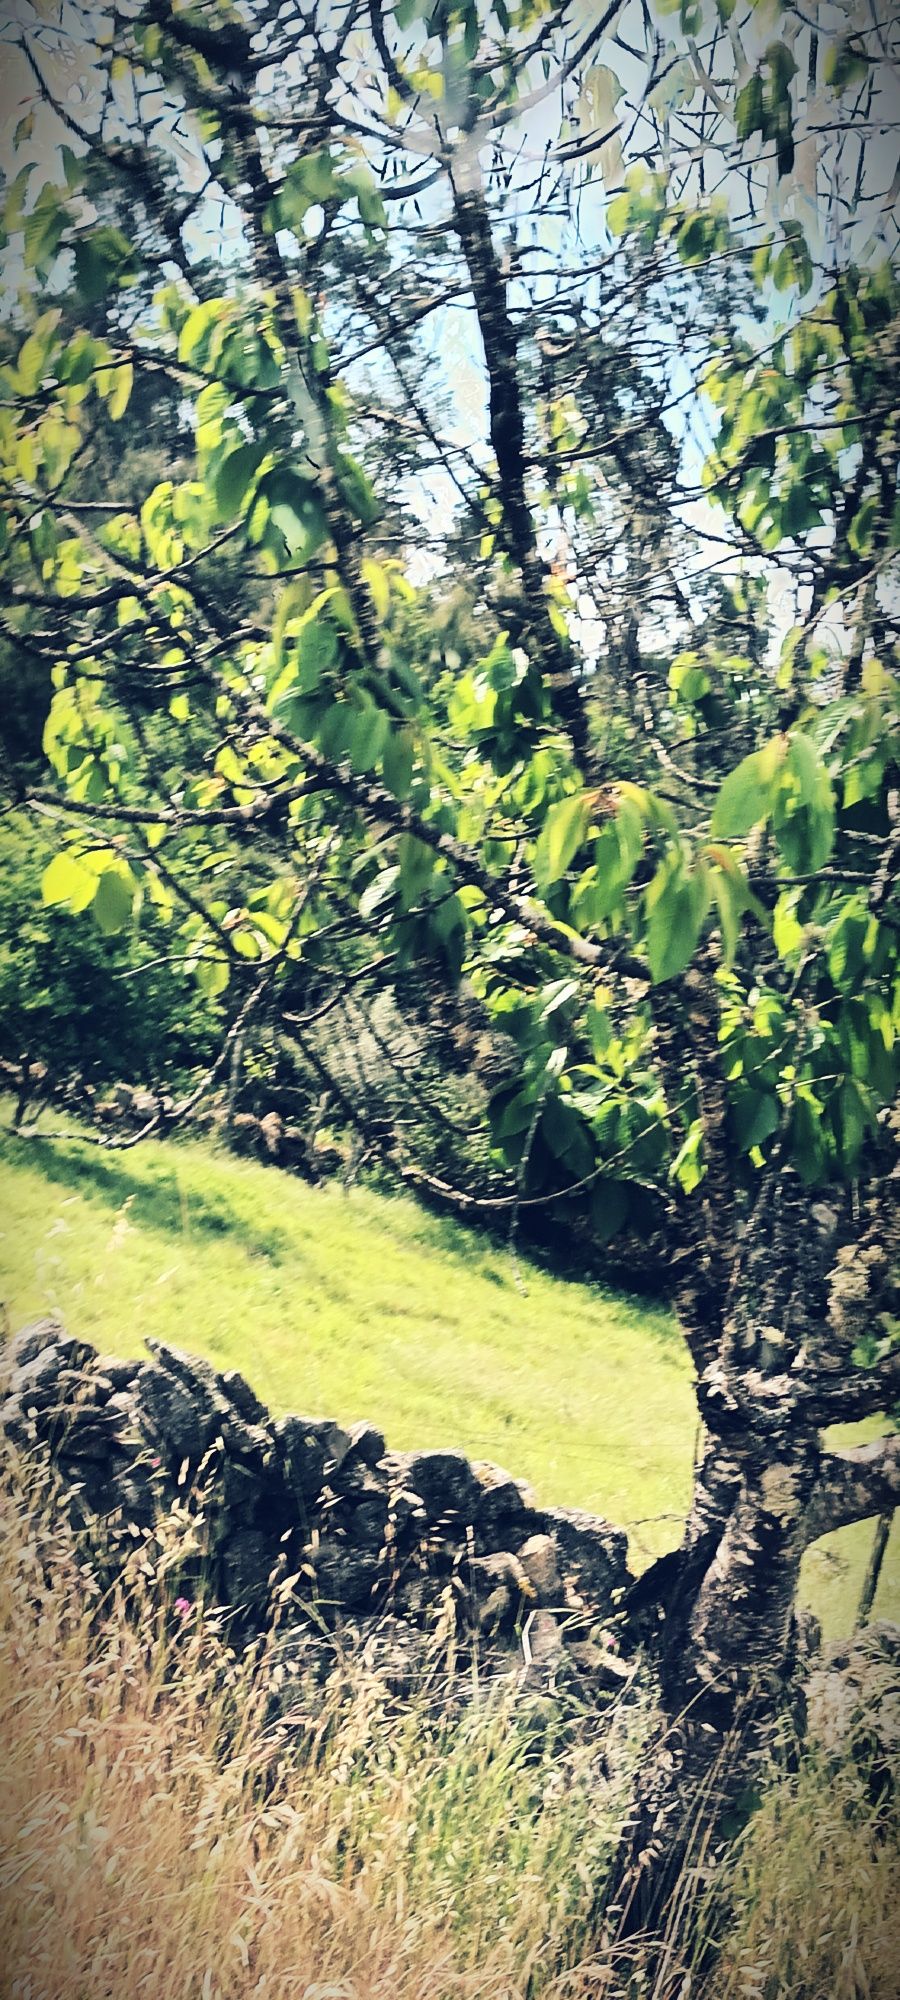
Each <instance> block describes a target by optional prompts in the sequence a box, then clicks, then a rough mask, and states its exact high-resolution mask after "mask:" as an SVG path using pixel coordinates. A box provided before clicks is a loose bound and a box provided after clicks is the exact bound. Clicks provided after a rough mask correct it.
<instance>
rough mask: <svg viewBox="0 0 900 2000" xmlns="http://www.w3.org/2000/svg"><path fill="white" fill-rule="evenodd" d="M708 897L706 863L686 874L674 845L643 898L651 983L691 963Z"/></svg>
mask: <svg viewBox="0 0 900 2000" xmlns="http://www.w3.org/2000/svg"><path fill="white" fill-rule="evenodd" d="M709 898H710V887H709V870H708V869H707V867H706V865H705V864H704V863H702V862H701V863H699V864H698V866H697V868H696V869H695V871H694V873H693V874H692V875H689V874H688V873H687V870H686V867H685V861H684V855H683V853H682V852H681V851H680V850H679V849H677V848H673V849H672V850H671V851H670V852H669V853H668V854H667V855H666V856H665V859H664V860H663V861H662V862H661V864H660V866H659V868H658V869H657V871H656V874H655V875H654V877H653V880H652V882H651V883H650V885H649V888H648V889H647V893H646V896H645V898H644V908H645V911H646V916H647V957H648V960H649V963H650V977H651V979H652V980H653V982H654V985H658V984H659V983H660V981H662V980H665V979H675V978H676V977H677V975H678V973H679V972H683V971H684V969H685V966H687V965H689V964H690V961H691V959H692V958H693V955H694V952H695V951H696V949H697V943H698V940H699V937H700V931H701V928H702V925H703V920H704V917H705V916H706V912H707V910H708V908H709Z"/></svg>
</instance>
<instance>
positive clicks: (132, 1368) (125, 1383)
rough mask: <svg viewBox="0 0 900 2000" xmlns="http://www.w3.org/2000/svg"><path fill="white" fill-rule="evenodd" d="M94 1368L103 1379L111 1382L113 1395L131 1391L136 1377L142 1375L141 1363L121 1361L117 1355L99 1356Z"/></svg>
mask: <svg viewBox="0 0 900 2000" xmlns="http://www.w3.org/2000/svg"><path fill="white" fill-rule="evenodd" d="M94 1368H95V1369H96V1371H97V1373H98V1375H99V1376H100V1377H101V1378H105V1380H106V1381H107V1382H109V1384H110V1386H111V1388H112V1390H113V1393H114V1394H115V1395H121V1394H122V1392H123V1390H125V1389H130V1387H131V1384H132V1382H133V1381H134V1380H135V1377H136V1376H137V1375H138V1374H139V1373H140V1369H141V1363H140V1361H120V1360H119V1359H118V1357H117V1356H116V1355H115V1354H98V1356H97V1359H96V1361H95V1362H94Z"/></svg>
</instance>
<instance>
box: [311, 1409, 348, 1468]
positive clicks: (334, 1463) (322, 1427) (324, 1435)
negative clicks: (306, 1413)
mask: <svg viewBox="0 0 900 2000" xmlns="http://www.w3.org/2000/svg"><path fill="white" fill-rule="evenodd" d="M300 1421H301V1422H302V1423H303V1424H304V1425H305V1427H306V1429H307V1430H308V1432H309V1433H310V1435H311V1436H312V1437H314V1438H317V1439H318V1442H319V1444H320V1445H321V1447H322V1450H323V1452H324V1455H325V1472H326V1476H330V1474H331V1473H332V1472H340V1469H341V1467H342V1465H343V1463H344V1460H345V1458H346V1457H347V1453H348V1452H349V1450H350V1435H349V1432H348V1431H345V1430H342V1428H341V1425H340V1424H337V1423H335V1421H334V1418H333V1417H303V1418H301V1419H300Z"/></svg>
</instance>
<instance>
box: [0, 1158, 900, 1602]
mask: <svg viewBox="0 0 900 2000" xmlns="http://www.w3.org/2000/svg"><path fill="white" fill-rule="evenodd" d="M0 1218H2V1220H0V1273H2V1298H3V1302H4V1308H5V1314H6V1321H7V1324H8V1325H9V1326H10V1327H15V1326H18V1325H19V1324H21V1322H22V1321H23V1320H24V1319H26V1318H28V1317H31V1316H33V1315H35V1314H36V1313H39V1312H49V1311H52V1312H56V1313H58V1314H59V1315H60V1317H61V1318H62V1319H63V1320H64V1321H65V1322H66V1323H67V1324H68V1325H69V1326H70V1327H71V1328H72V1329H73V1330H77V1331H78V1332H80V1333H82V1334H84V1335H85V1337H86V1338H88V1339H89V1340H91V1341H93V1342H95V1343H97V1344H98V1345H99V1346H100V1347H101V1348H103V1349H105V1350H107V1351H109V1352H113V1353H118V1354H130V1353H136V1352H138V1351H140V1347H141V1343H142V1341H143V1339H144V1337H145V1336H146V1335H157V1336H158V1337H159V1338H162V1339H166V1340H170V1341H175V1342H177V1343H180V1344H181V1345H182V1346H185V1347H188V1348H191V1349H193V1350H195V1351H196V1352H198V1353H202V1354H207V1355H209V1356H210V1357H212V1358H213V1359H215V1360H216V1361H217V1362H218V1363H220V1364H223V1365H224V1364H227V1365H231V1366H237V1367H240V1368H241V1369H242V1370H243V1371H244V1373H245V1374H246V1375H247V1376H248V1378H249V1379H250V1381H251V1382H252V1383H253V1385H254V1387H256V1388H257V1390H258V1391H259V1393H260V1394H261V1395H262V1396H263V1397H264V1398H265V1400H266V1401H267V1402H268V1403H270V1404H271V1405H272V1407H273V1408H274V1409H276V1410H278V1411H282V1410H288V1409H299V1410H303V1411H305V1412H307V1413H313V1412H326V1411H327V1412H328V1413H329V1414H333V1415H335V1416H336V1417H338V1418H339V1419H340V1420H342V1421H344V1422H348V1421H352V1420H355V1419H357V1418H360V1417H364V1416H366V1417H370V1418H373V1419H374V1420H376V1421H377V1422H378V1424H379V1425H380V1426H381V1428H382V1429H383V1430H384V1431H385V1433H386V1435H387V1438H388V1441H389V1443H390V1444H391V1445H393V1446H394V1447H396V1448H398V1449H409V1448H412V1447H414V1446H419V1447H422V1446H440V1445H456V1446H459V1447H460V1448H462V1449H463V1450H465V1451H467V1452H469V1453H470V1454H472V1455H473V1456H481V1457H486V1458H492V1459H495V1460H497V1461H498V1462H499V1463H501V1464H504V1465H506V1466H507V1467H508V1469H509V1470H510V1471H512V1472H513V1473H515V1474H516V1475H517V1476H518V1477H524V1478H526V1479H528V1480H529V1481H530V1482H531V1483H532V1484H533V1485H534V1487H535V1489H536V1490H537V1493H538V1495H539V1496H540V1498H542V1499H543V1500H545V1501H546V1502H548V1503H549V1502H551V1501H554V1502H557V1503H560V1504H566V1505H577V1506H584V1507H589V1508H591V1509H594V1510H595V1511H597V1512H600V1513H603V1514H606V1515H607V1516H608V1517H609V1518H610V1519H611V1520H613V1521H615V1522H617V1523H619V1524H621V1525H623V1526H625V1527H627V1528H628V1530H629V1535H630V1538H631V1548H632V1560H633V1561H634V1562H635V1563H637V1564H638V1565H640V1564H641V1563H643V1562H645V1561H646V1560H647V1559H648V1557H649V1556H650V1555H652V1554H655V1553H658V1552H659V1551H661V1550H662V1549H664V1548H667V1547H671V1546H672V1544H673V1542H674V1541H675V1540H676V1539H677V1535H678V1527H679V1522H680V1519H681V1517H682V1514H683V1510H684V1507H685V1505H686V1502H687V1497H688V1491H689V1481H690V1466H691V1453H692V1449H693V1443H694V1411H693V1399H692V1395H691V1388H690V1379H689V1372H688V1367H687V1364H686V1360H685V1357H684V1354H683V1350H682V1347H681V1342H680V1340H679V1337H678V1333H677V1329H676V1327H675V1325H674V1322H673V1320H672V1319H671V1317H670V1316H669V1315H668V1313H667V1312H666V1311H665V1310H663V1309H662V1308H659V1307H652V1306H649V1305H648V1304H647V1303H646V1301H643V1300H637V1299H634V1298H631V1297H629V1296H627V1295H623V1294H621V1293H616V1292H613V1291H611V1290H608V1289H605V1288H602V1287H600V1286H598V1285H595V1284H592V1285H585V1284H581V1283H577V1282H574V1281H567V1280H566V1279H564V1278H562V1277H559V1276H554V1275H551V1274H550V1273H548V1272H546V1271H543V1270H541V1269H538V1268H537V1267H536V1266H535V1265H533V1264H531V1263H529V1262H527V1261H526V1260H524V1259H516V1260H514V1259H513V1258H512V1257H511V1256H510V1255H509V1253H508V1252H507V1251H505V1250H504V1249H502V1248H499V1247H497V1246H495V1245H493V1244H492V1243H490V1242H489V1241H488V1240H487V1239H485V1238H483V1237H479V1236H477V1235H474V1234H472V1233H471V1232H468V1231H466V1230H464V1229H463V1228H461V1227H460V1226H458V1225H457V1224H455V1223H453V1222H451V1221H448V1220H446V1219H444V1218H440V1217H436V1216H434V1215H431V1214H428V1213H427V1212H425V1211H423V1210H422V1209H420V1208H419V1207H418V1206H417V1205H416V1204H415V1203H414V1202H413V1201H412V1200H411V1199H408V1198H399V1197H397V1198H391V1197H389V1196H387V1195H384V1194H378V1193H375V1192H373V1191H372V1190H371V1189H365V1188H363V1189H360V1188H357V1189H354V1190H353V1191H352V1192H351V1193H346V1192H345V1191H344V1190H343V1189H341V1188H340V1187H337V1186H335V1185H330V1186H326V1187H321V1188H309V1187H307V1186H305V1185H304V1184H303V1183H301V1182H299V1181H297V1180H292V1179H290V1178H289V1177H288V1176H286V1175H283V1174H280V1173H277V1172H275V1171H274V1170H272V1169H268V1170H267V1169H266V1168H264V1167H262V1166H259V1165H256V1164H255V1163H252V1162H248V1161H239V1160H236V1159H233V1158H231V1157H230V1156H228V1155H227V1154H223V1153H220V1152H216V1151H214V1150H212V1149H211V1148H210V1147H208V1146H206V1145H204V1144H201V1143H199V1142H191V1143H185V1144H178V1145H174V1144H172V1143H170V1144H169V1145H167V1146H161V1145H155V1144H151V1143H148V1144H146V1145H144V1146H141V1147H138V1148H136V1149H134V1150H133V1151H130V1152H127V1153H113V1154H110V1153H100V1152H98V1151H97V1150H96V1149H95V1148H92V1147H90V1146H87V1145H78V1144H74V1143H71V1144H65V1145H61V1144H56V1143H54V1144H49V1143H47V1142H45V1141H32V1142H30V1143H29V1144H28V1146H27V1147H26V1146H24V1145H23V1144H21V1143H16V1142H15V1141H12V1140H5V1141H3V1142H2V1144H0ZM870 1542H871V1529H870V1527H869V1526H868V1525H865V1524H864V1525H863V1526H862V1527H861V1528H859V1529H851V1530H847V1531H845V1532H844V1533H843V1534H842V1535H840V1536H834V1537H832V1538H830V1540H829V1542H828V1543H823V1544H821V1545H820V1546H819V1547H818V1548H817V1549H816V1550H815V1551H814V1552H813V1553H812V1555H811V1557H810V1559H809V1562H808V1567H807V1575H806V1594H807V1597H808V1598H809V1599H810V1600H811V1601H812V1602H813V1604H814V1607H815V1609H816V1611H817V1612H818V1614H819V1616H820V1617H822V1618H823V1621H824V1623H825V1625H826V1629H827V1630H829V1631H831V1632H835V1633H838V1632H841V1631H843V1630H846V1629H847V1628H848V1626H849V1624H850V1623H851V1622H852V1617H853V1611H854V1607H855V1602H856V1599H857V1596H858V1591H859V1582H860V1578H861V1575H862V1571H863V1567H864V1564H865V1561H866V1556H867V1553H868V1549H869V1546H870ZM895 1548H896V1544H895ZM893 1554H894V1560H893V1564H892V1563H891V1559H890V1557H889V1561H888V1564H887V1565H886V1571H887V1572H888V1573H887V1574H885V1576H884V1578H883V1581H882V1586H881V1590H880V1593H879V1600H878V1606H877V1609H878V1611H879V1612H880V1613H881V1615H883V1616H891V1615H893V1616H897V1615H898V1612H900V1578H898V1576H897V1564H896V1554H895V1550H894V1552H893Z"/></svg>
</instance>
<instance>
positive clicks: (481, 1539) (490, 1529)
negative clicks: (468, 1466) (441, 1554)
mask: <svg viewBox="0 0 900 2000" xmlns="http://www.w3.org/2000/svg"><path fill="white" fill-rule="evenodd" d="M472 1471H473V1473H474V1475H475V1478H476V1480H477V1483H478V1499H477V1503H476V1509H475V1540H476V1544H477V1546H478V1548H479V1550H482V1551H484V1552H485V1553H490V1552H491V1551H492V1550H496V1549H504V1548H514V1547H515V1546H516V1544H517V1543H518V1542H520V1541H522V1540H524V1538H525V1536H526V1535H527V1534H528V1531H529V1524H531V1523H534V1525H535V1526H537V1516H536V1514H535V1511H534V1506H533V1495H532V1494H531V1492H530V1490H529V1488H528V1487H527V1486H524V1485H523V1484H522V1483H521V1482H520V1481H519V1480H516V1479H512V1478H511V1477H510V1474H509V1473H508V1472H504V1471H503V1469H502V1467H501V1466H499V1465H491V1464H489V1463H488V1462H487V1461H486V1460H484V1459H476V1461H475V1462H474V1464H473V1466H472Z"/></svg>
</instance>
